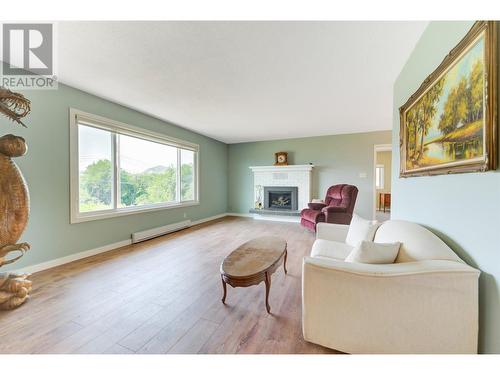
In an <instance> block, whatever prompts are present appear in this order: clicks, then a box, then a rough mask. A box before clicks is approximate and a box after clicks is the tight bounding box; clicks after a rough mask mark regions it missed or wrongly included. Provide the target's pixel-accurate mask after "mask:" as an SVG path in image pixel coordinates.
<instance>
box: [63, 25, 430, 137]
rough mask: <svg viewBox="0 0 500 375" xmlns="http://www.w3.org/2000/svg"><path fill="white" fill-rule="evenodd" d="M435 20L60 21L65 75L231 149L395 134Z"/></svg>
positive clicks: (74, 82) (66, 80)
mask: <svg viewBox="0 0 500 375" xmlns="http://www.w3.org/2000/svg"><path fill="white" fill-rule="evenodd" d="M426 26H427V22H340V21H335V22H61V23H59V26H58V34H59V37H58V43H59V48H58V50H59V51H58V65H59V79H60V81H61V82H63V83H66V84H68V85H70V86H74V87H76V88H79V89H82V90H84V91H88V92H90V93H93V94H96V95H98V96H100V97H103V98H106V99H110V100H112V101H115V102H118V103H120V104H123V105H125V106H128V107H131V108H134V109H137V110H139V111H141V112H144V113H147V114H150V115H153V116H155V117H158V118H160V119H163V120H166V121H169V122H172V123H174V124H177V125H180V126H182V127H184V128H187V129H191V130H194V131H196V132H198V133H202V134H205V135H208V136H210V137H212V138H215V139H219V140H221V141H224V142H226V143H236V142H246V141H255V140H268V139H282V138H295V137H304V136H315V135H325V134H339V133H354V132H364V131H374V130H383V129H390V128H391V127H392V89H393V83H394V81H395V79H396V77H397V75H398V74H399V72H400V70H401V68H402V67H403V65H404V63H405V61H406V59H407V58H408V56H409V54H410V52H411V51H412V49H413V48H414V46H415V44H416V42H417V40H418V38H419V37H420V35H421V34H422V32H423V30H424V28H425V27H426Z"/></svg>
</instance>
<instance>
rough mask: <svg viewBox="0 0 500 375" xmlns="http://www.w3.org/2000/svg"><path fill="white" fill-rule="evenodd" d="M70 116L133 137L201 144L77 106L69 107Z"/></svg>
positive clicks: (190, 147)
mask: <svg viewBox="0 0 500 375" xmlns="http://www.w3.org/2000/svg"><path fill="white" fill-rule="evenodd" d="M69 113H70V117H71V118H72V119H73V121H74V122H75V123H77V122H83V123H85V124H86V125H89V126H92V127H97V128H101V129H104V130H111V131H113V130H114V131H116V132H118V133H120V134H124V135H130V136H132V137H140V138H142V139H146V140H148V139H149V140H151V141H153V142H157V143H162V144H165V145H169V146H174V147H181V148H185V149H186V150H191V151H198V150H199V148H200V146H199V145H198V144H196V143H192V142H188V141H185V140H182V139H179V138H174V137H171V136H168V135H165V134H162V133H158V132H155V131H152V130H147V129H144V128H141V127H139V126H135V125H130V124H126V123H124V122H120V121H116V120H111V119H109V118H106V117H103V116H99V115H94V114H93V113H88V112H84V111H80V110H79V109H76V108H70V109H69Z"/></svg>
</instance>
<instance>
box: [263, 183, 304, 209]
mask: <svg viewBox="0 0 500 375" xmlns="http://www.w3.org/2000/svg"><path fill="white" fill-rule="evenodd" d="M297 208H298V188H297V186H264V209H270V210H285V211H286V210H289V211H296V210H297Z"/></svg>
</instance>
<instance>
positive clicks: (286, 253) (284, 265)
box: [283, 250, 288, 275]
mask: <svg viewBox="0 0 500 375" xmlns="http://www.w3.org/2000/svg"><path fill="white" fill-rule="evenodd" d="M287 257H288V250H285V260H284V261H283V269H284V270H285V275H286V274H287V273H288V272H287V270H286V258H287Z"/></svg>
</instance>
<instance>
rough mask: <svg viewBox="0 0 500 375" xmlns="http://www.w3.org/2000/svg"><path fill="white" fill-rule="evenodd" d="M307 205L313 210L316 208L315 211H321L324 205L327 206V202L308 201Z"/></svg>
mask: <svg viewBox="0 0 500 375" xmlns="http://www.w3.org/2000/svg"><path fill="white" fill-rule="evenodd" d="M307 206H308V207H309V208H310V209H311V210H315V211H319V210H321V209H322V208H323V207H326V204H324V203H308V204H307Z"/></svg>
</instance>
